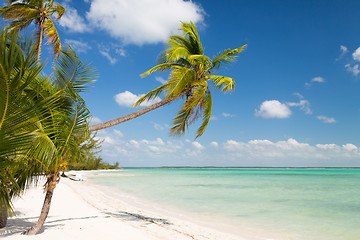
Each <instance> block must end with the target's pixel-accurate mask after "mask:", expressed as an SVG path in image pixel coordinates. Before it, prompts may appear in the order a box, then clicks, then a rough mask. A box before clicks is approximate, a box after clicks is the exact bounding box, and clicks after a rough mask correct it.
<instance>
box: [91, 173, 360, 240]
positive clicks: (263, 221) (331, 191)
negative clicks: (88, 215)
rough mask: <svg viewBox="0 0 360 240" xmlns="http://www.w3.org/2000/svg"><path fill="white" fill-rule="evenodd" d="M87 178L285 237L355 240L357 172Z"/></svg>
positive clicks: (358, 229) (359, 232)
mask: <svg viewBox="0 0 360 240" xmlns="http://www.w3.org/2000/svg"><path fill="white" fill-rule="evenodd" d="M90 180H91V181H94V182H95V183H97V184H100V185H106V186H108V187H112V188H116V189H119V190H120V191H122V192H126V193H128V194H131V195H134V196H137V197H140V198H143V199H147V200H149V201H153V202H156V203H158V204H159V205H161V204H163V205H166V206H171V207H174V208H177V209H179V210H184V211H187V212H192V213H195V214H200V215H202V216H206V217H210V218H213V219H218V220H219V221H221V222H224V221H226V222H228V223H230V224H231V225H233V226H237V225H238V226H243V225H244V223H246V224H247V225H248V226H251V227H253V228H255V229H256V228H258V229H261V230H262V231H265V232H266V231H269V232H276V233H277V234H278V235H280V236H281V235H283V236H286V238H289V239H299V240H315V239H316V240H318V239H327V240H335V239H336V240H337V239H342V240H358V239H359V237H360V169H223V168H221V169H215V168H214V169H212V168H211V169H209V168H204V169H198V168H194V169H191V168H190V169H179V168H136V169H125V170H124V171H111V172H101V173H99V174H97V175H93V176H90Z"/></svg>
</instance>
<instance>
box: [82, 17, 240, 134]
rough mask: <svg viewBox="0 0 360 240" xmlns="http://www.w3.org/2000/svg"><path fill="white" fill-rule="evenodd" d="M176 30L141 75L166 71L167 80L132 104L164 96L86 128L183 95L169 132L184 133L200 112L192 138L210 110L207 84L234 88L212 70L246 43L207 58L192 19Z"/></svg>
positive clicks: (102, 126)
mask: <svg viewBox="0 0 360 240" xmlns="http://www.w3.org/2000/svg"><path fill="white" fill-rule="evenodd" d="M180 30H181V31H182V32H183V35H173V36H170V39H169V41H168V44H167V48H166V50H165V51H164V52H163V53H162V54H161V57H160V62H159V64H158V65H157V66H155V67H153V68H151V69H150V70H149V71H147V72H145V73H143V74H142V76H143V77H145V76H148V75H149V74H151V73H153V72H156V71H160V72H162V71H170V75H169V79H168V81H167V82H166V83H165V84H163V85H162V86H160V87H158V88H156V89H154V90H152V91H150V92H149V93H147V94H146V95H144V96H143V97H141V98H140V99H139V100H138V101H137V102H136V103H135V104H134V106H133V107H136V106H139V105H141V104H142V103H143V102H146V101H150V100H153V99H155V98H157V97H158V96H160V95H161V94H162V93H163V94H164V95H165V99H164V100H162V101H160V102H158V103H155V104H153V105H151V106H148V107H145V108H143V109H141V110H139V111H136V112H134V113H130V114H128V115H125V116H122V117H119V118H116V119H112V120H109V121H106V122H103V123H98V124H94V125H91V126H90V127H89V131H90V132H92V131H97V130H100V129H105V128H109V127H112V126H115V125H117V124H120V123H123V122H125V121H129V120H131V119H134V118H136V117H139V116H141V115H143V114H145V113H147V112H150V111H152V110H154V109H157V108H159V107H161V106H164V105H166V104H168V103H170V102H172V101H175V100H178V99H185V101H184V103H183V105H182V106H181V108H180V110H179V112H178V113H177V116H176V117H175V118H174V120H173V126H172V128H171V129H170V134H172V135H181V134H183V133H185V131H186V129H187V127H188V126H189V125H191V124H192V123H194V122H195V120H197V119H198V117H200V116H201V120H202V124H201V126H200V128H199V129H198V130H197V133H196V138H198V137H200V136H201V135H202V134H203V133H204V131H205V129H206V127H207V125H208V124H209V121H210V117H211V112H212V96H211V92H210V86H213V87H214V88H215V89H216V90H219V91H221V92H231V91H233V90H234V88H235V81H234V79H232V78H230V77H225V76H218V75H213V74H212V72H213V71H218V70H219V69H220V68H221V67H222V66H223V65H226V64H228V63H231V62H233V61H234V60H235V59H236V57H237V55H238V54H239V53H240V52H242V51H243V50H244V49H245V47H246V45H244V46H242V47H239V48H235V49H232V50H231V49H227V50H225V51H222V52H220V53H219V54H218V55H216V56H215V57H214V58H213V59H210V58H209V57H207V56H206V55H204V50H203V47H202V44H201V42H200V37H199V35H198V32H197V30H196V27H195V25H194V24H193V23H182V26H181V29H180Z"/></svg>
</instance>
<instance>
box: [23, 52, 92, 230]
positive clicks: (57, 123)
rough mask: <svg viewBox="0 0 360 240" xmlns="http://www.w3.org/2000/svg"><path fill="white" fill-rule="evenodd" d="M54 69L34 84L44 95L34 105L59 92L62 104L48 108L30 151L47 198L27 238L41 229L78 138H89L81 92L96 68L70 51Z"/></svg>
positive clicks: (90, 79)
mask: <svg viewBox="0 0 360 240" xmlns="http://www.w3.org/2000/svg"><path fill="white" fill-rule="evenodd" d="M54 69H55V71H54V73H53V74H52V75H50V77H38V78H37V79H36V81H39V82H41V83H42V84H36V83H35V84H36V86H37V87H38V89H34V88H33V89H32V90H33V91H35V92H40V93H41V94H40V95H38V96H37V97H36V98H35V99H33V100H34V102H37V101H42V100H43V99H44V98H47V97H48V96H52V95H54V94H56V93H57V92H59V93H60V94H61V102H62V105H61V106H59V108H57V109H55V110H54V109H48V111H47V114H48V115H49V117H48V118H46V119H44V120H42V121H41V122H39V123H38V124H39V126H38V131H37V132H36V136H37V137H36V141H35V144H34V145H33V148H31V149H30V152H34V154H32V158H34V159H36V160H37V161H38V162H40V163H41V167H42V169H43V171H44V172H45V174H46V183H45V185H44V188H45V189H44V190H45V192H46V196H45V200H44V203H43V207H42V210H41V213H40V216H39V219H38V221H37V222H36V224H35V225H34V226H33V227H31V228H30V229H29V230H27V231H26V232H24V234H27V235H34V234H36V233H37V232H39V231H40V229H41V228H42V226H43V224H44V222H45V220H46V218H47V215H48V213H49V210H50V205H51V199H52V196H53V192H54V189H55V187H56V185H57V184H58V183H59V181H60V171H63V170H64V169H65V168H66V166H67V164H68V160H67V159H68V155H67V153H68V152H69V153H70V152H76V151H79V148H80V144H79V138H78V136H79V135H83V134H84V133H85V136H88V134H87V133H88V131H87V128H88V125H87V122H88V121H89V117H90V116H89V110H88V109H87V108H86V106H85V101H84V100H83V99H82V98H81V96H80V93H81V92H83V91H85V90H86V85H88V84H89V83H91V82H92V81H93V79H94V77H95V75H94V74H93V69H92V68H90V67H89V65H88V64H86V63H85V64H83V63H81V61H80V60H79V59H78V58H77V57H76V55H75V53H74V52H73V51H72V50H71V48H70V50H69V51H68V52H63V54H62V55H60V57H59V59H58V61H57V62H56V65H55V67H54ZM36 81H35V82H36ZM38 146H46V147H47V151H46V152H44V151H37V148H38ZM69 155H71V154H69Z"/></svg>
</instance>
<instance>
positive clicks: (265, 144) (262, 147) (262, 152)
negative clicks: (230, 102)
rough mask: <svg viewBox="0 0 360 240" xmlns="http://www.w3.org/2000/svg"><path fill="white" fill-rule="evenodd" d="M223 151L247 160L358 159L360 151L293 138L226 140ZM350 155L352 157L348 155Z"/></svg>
mask: <svg viewBox="0 0 360 240" xmlns="http://www.w3.org/2000/svg"><path fill="white" fill-rule="evenodd" d="M223 149H224V150H226V151H228V152H232V153H236V154H237V155H236V156H240V157H243V158H247V159H263V160H271V159H274V160H281V159H293V160H294V159H297V160H299V159H304V160H306V159H312V160H313V159H320V160H321V159H323V160H324V159H334V158H335V159H343V158H344V157H346V158H349V157H353V158H356V157H359V156H360V151H359V149H358V147H356V146H355V145H353V144H346V145H343V146H339V145H336V144H316V145H315V146H311V145H310V144H308V143H301V142H298V141H296V140H295V139H293V138H289V139H288V140H287V141H278V142H272V141H269V140H251V141H249V142H238V141H234V140H228V141H226V142H225V143H224V144H223ZM349 153H351V154H352V155H349Z"/></svg>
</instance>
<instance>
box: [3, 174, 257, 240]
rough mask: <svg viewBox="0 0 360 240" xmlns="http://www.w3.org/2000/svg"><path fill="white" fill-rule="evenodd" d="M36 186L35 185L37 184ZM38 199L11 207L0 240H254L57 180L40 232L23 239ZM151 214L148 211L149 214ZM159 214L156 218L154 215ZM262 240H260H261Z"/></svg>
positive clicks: (38, 193) (36, 195)
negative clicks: (12, 211)
mask: <svg viewBox="0 0 360 240" xmlns="http://www.w3.org/2000/svg"><path fill="white" fill-rule="evenodd" d="M39 185H40V184H39ZM43 199H44V194H43V193H42V188H41V186H38V187H32V188H30V189H29V190H27V191H26V192H25V194H24V195H23V196H22V198H19V199H17V200H15V201H14V206H15V213H16V216H13V217H12V218H10V219H9V220H8V225H7V227H6V228H4V229H0V238H1V239H7V240H10V239H44V240H45V239H77V240H78V239H129V240H130V239H131V240H160V239H169V240H170V239H171V240H177V239H178V240H182V239H183V240H186V239H199V240H203V239H219V240H220V239H221V240H235V239H236V240H242V239H259V238H257V237H256V236H254V235H253V234H250V233H248V232H247V233H244V235H243V236H239V235H238V234H230V233H228V232H227V231H221V230H220V231H219V230H215V228H212V227H209V226H203V225H201V224H197V223H194V222H196V221H192V220H191V218H189V217H185V216H184V217H182V216H181V215H177V216H176V217H174V216H168V215H164V212H165V211H159V212H154V209H151V208H147V207H146V206H142V207H141V208H139V206H138V205H132V204H129V202H124V201H122V200H121V199H119V197H118V196H111V195H109V194H106V193H105V192H103V191H101V190H99V189H98V188H96V187H95V186H94V185H91V184H89V183H87V182H86V181H84V182H80V181H78V182H76V181H71V180H70V179H68V178H62V179H61V181H60V183H59V184H58V186H57V187H56V189H55V191H54V196H53V200H52V204H51V209H50V213H49V216H48V218H47V220H46V222H45V225H44V227H43V229H42V230H41V232H40V233H39V234H37V235H35V236H23V235H21V232H23V231H24V230H26V229H27V228H29V227H30V226H32V225H33V224H34V223H35V222H36V221H37V218H38V216H39V214H40V210H41V206H42V202H43ZM150 209H151V210H150ZM160 212H161V213H160ZM262 239H263V238H262Z"/></svg>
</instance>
